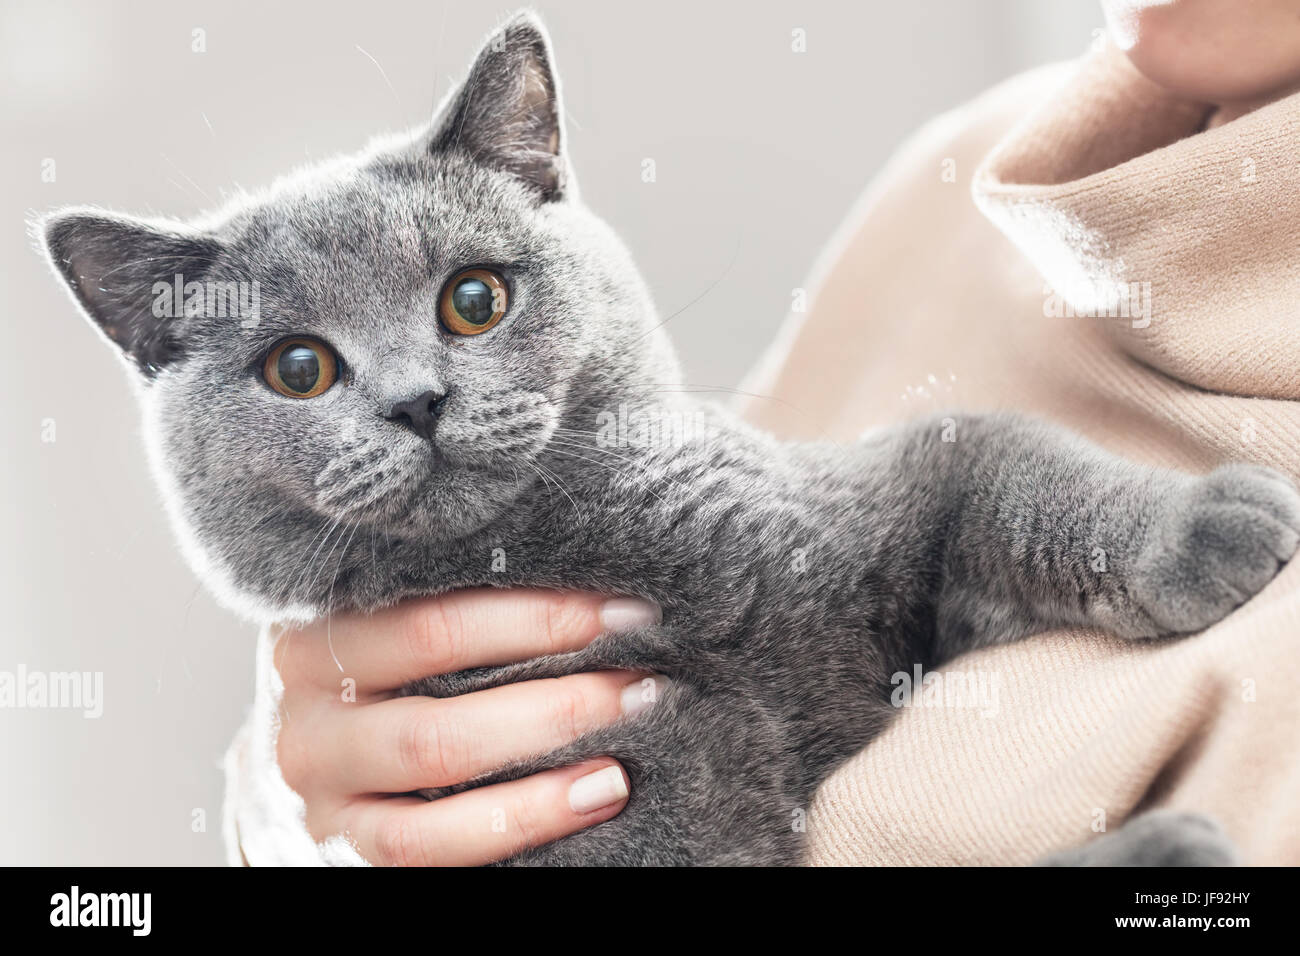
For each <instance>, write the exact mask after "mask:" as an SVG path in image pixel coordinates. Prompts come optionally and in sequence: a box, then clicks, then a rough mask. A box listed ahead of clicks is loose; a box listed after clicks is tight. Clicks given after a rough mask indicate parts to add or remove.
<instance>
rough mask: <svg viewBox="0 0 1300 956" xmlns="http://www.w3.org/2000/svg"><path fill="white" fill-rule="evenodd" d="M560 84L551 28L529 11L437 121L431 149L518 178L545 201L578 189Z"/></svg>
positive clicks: (499, 36)
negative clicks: (463, 156)
mask: <svg viewBox="0 0 1300 956" xmlns="http://www.w3.org/2000/svg"><path fill="white" fill-rule="evenodd" d="M562 117H563V112H562V107H561V104H560V88H559V80H558V78H557V76H556V73H555V66H554V61H553V59H552V56H551V44H550V40H549V38H548V37H547V35H546V28H545V27H543V26H542V23H541V21H540V20H538V19H537V17H536V16H535V15H533V14H532V13H529V12H523V13H518V14H516V15H515V16H514V17H512V18H511V19H510V20H509V21H507V22H506V23H505V24H504V25H503V26H502V27H500V28H499V29H498V30H497V31H496V32H495V33H494V34H492V36H491V37H489V38H488V41H487V43H485V44H484V46H483V49H482V50H480V51H479V54H478V57H477V58H476V59H475V61H474V65H473V66H472V67H471V68H470V72H469V76H468V78H467V79H466V80H465V83H464V85H462V86H461V88H460V89H459V90H458V91H456V92H455V93H454V94H453V95H452V96H451V97H450V99H449V101H448V102H447V104H446V106H445V107H444V108H443V109H442V110H441V112H440V116H439V118H438V119H437V120H435V125H434V129H435V132H434V136H433V149H434V150H436V151H452V150H456V149H461V150H464V151H465V152H467V153H469V155H470V156H472V157H473V158H474V160H475V161H477V162H479V163H482V164H483V165H485V166H491V167H493V168H496V169H502V170H505V171H506V172H509V173H512V174H513V175H515V176H517V177H518V178H519V179H521V180H523V181H524V182H525V183H527V184H528V185H529V186H531V187H533V188H534V189H536V190H537V192H538V194H539V195H540V196H541V198H542V199H543V200H548V201H549V200H553V199H559V198H560V197H561V196H563V195H564V194H565V190H566V188H569V187H571V186H572V183H571V177H570V174H569V169H568V162H567V160H566V158H565V152H564V130H563V119H562Z"/></svg>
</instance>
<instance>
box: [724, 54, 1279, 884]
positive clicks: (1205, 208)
mask: <svg viewBox="0 0 1300 956" xmlns="http://www.w3.org/2000/svg"><path fill="white" fill-rule="evenodd" d="M1207 115H1208V109H1207V108H1206V107H1204V106H1202V105H1199V104H1190V103H1181V102H1178V101H1175V100H1174V99H1173V98H1171V97H1169V96H1168V95H1167V94H1165V93H1163V92H1161V91H1160V90H1158V89H1156V88H1155V87H1153V86H1152V85H1151V84H1150V83H1148V82H1147V81H1145V80H1144V79H1142V78H1141V77H1140V76H1138V75H1137V74H1136V72H1135V71H1133V70H1132V69H1131V67H1129V65H1128V63H1127V61H1126V60H1124V59H1123V57H1122V56H1120V55H1118V54H1116V53H1115V52H1114V51H1112V50H1109V49H1107V50H1103V51H1100V52H1097V53H1094V54H1091V55H1090V56H1089V57H1087V58H1085V59H1084V60H1083V61H1082V62H1081V63H1079V64H1075V65H1069V66H1064V67H1050V68H1046V69H1043V70H1038V71H1035V72H1033V73H1031V74H1026V75H1025V76H1022V77H1018V78H1016V79H1014V80H1012V81H1009V82H1008V83H1006V84H1003V85H1002V86H1000V87H998V88H996V89H995V90H993V91H991V92H989V93H988V94H985V96H983V97H982V98H981V99H979V100H977V101H975V102H974V103H972V104H970V105H969V106H967V107H965V108H963V109H962V110H959V111H956V112H955V113H953V114H949V115H947V116H944V117H941V118H940V119H938V120H936V121H935V122H933V123H931V124H930V125H929V126H928V127H927V128H926V129H924V130H922V131H921V133H919V134H918V135H917V136H916V137H915V138H914V139H913V140H912V141H911V142H910V143H909V144H907V146H905V147H904V149H903V150H902V151H901V152H900V153H899V154H898V156H897V157H896V158H895V160H894V161H893V162H892V163H891V165H890V166H889V167H888V168H887V169H886V170H885V172H884V173H883V174H882V176H881V178H880V179H879V181H878V182H877V183H876V184H874V185H873V187H872V188H871V190H870V191H869V192H868V193H867V195H866V196H865V197H864V199H863V202H862V204H861V206H860V208H859V209H858V211H857V212H856V214H855V215H854V217H853V219H852V221H851V225H850V227H849V228H847V229H846V230H845V232H844V234H843V235H842V236H841V238H840V240H839V241H838V242H837V243H836V246H835V248H834V250H833V253H832V254H831V255H830V256H828V258H827V259H826V260H825V261H824V262H823V263H822V264H821V266H820V267H819V269H818V281H817V283H816V286H817V289H816V301H815V305H814V306H813V308H812V310H811V312H810V313H809V314H808V315H807V316H796V317H794V318H793V319H792V321H791V323H790V324H789V325H788V327H787V329H786V330H785V334H784V335H783V337H782V340H781V342H780V344H779V347H778V349H777V350H774V353H773V354H772V355H771V356H769V360H768V362H767V363H766V364H765V368H766V370H767V371H765V372H764V373H763V374H762V375H761V376H759V378H758V379H757V380H755V381H754V382H752V383H750V384H749V385H747V389H748V390H750V391H756V392H764V393H767V394H771V395H775V396H776V397H777V398H778V399H779V400H780V401H773V402H762V401H756V402H752V403H751V404H750V407H749V409H748V411H749V414H750V416H751V417H752V418H753V419H754V420H756V421H758V422H759V423H761V424H765V425H767V426H769V427H771V428H773V429H775V430H777V431H778V432H781V433H784V434H787V435H792V436H803V437H810V438H811V437H826V436H827V435H829V436H831V437H835V438H842V439H847V438H851V437H853V436H855V435H856V434H857V433H859V432H860V431H861V430H862V429H863V428H865V427H868V426H871V425H875V424H881V423H887V422H894V421H900V420H903V419H906V418H909V417H913V416H915V415H917V414H923V413H929V412H933V411H937V410H940V409H944V408H967V409H973V410H980V409H1000V408H1012V409H1017V410H1020V411H1025V412H1029V413H1032V414H1037V415H1040V416H1042V417H1045V418H1049V419H1053V420H1056V421H1058V422H1061V423H1063V424H1065V425H1066V426H1068V427H1070V428H1073V429H1075V430H1077V431H1080V432H1082V433H1084V434H1086V435H1088V436H1089V437H1090V438H1091V439H1093V440H1094V441H1097V442H1098V443H1100V444H1103V445H1105V446H1108V447H1110V448H1112V449H1113V450H1115V451H1117V452H1119V453H1121V454H1123V455H1126V456H1128V457H1131V458H1135V459H1138V460H1144V461H1148V462H1152V463H1157V464H1166V465H1171V466H1176V467H1180V468H1184V469H1190V470H1197V471H1200V470H1205V469H1208V468H1211V467H1213V466H1214V465H1215V464H1218V463H1220V462H1223V461H1228V460H1248V461H1256V462H1261V463H1266V464H1269V465H1272V466H1274V467H1276V468H1279V469H1281V470H1283V471H1285V472H1287V473H1289V474H1291V475H1292V476H1293V477H1297V478H1300V451H1297V442H1300V403H1297V402H1295V401H1289V400H1287V399H1296V398H1300V320H1298V319H1297V317H1296V310H1297V308H1298V304H1300V264H1298V262H1297V260H1298V259H1300V241H1298V240H1300V153H1297V152H1296V148H1295V147H1296V144H1297V143H1300V97H1291V98H1288V99H1286V100H1283V101H1281V102H1278V103H1275V104H1273V105H1271V106H1268V107H1265V108H1263V109H1261V110H1259V111H1257V112H1255V113H1252V114H1249V115H1247V116H1245V117H1243V118H1241V119H1239V120H1236V121H1234V122H1232V123H1228V124H1224V125H1222V126H1218V127H1215V128H1214V129H1211V130H1209V131H1207V132H1200V130H1201V129H1202V128H1203V126H1204V123H1205V120H1206V117H1207ZM985 157H987V158H985ZM981 160H984V161H983V163H982V165H981ZM1247 161H1249V162H1247ZM977 166H978V167H979V168H978V169H977ZM953 172H955V176H953V175H951V173H953ZM972 191H973V193H974V196H975V198H976V202H977V203H978V206H979V209H981V210H983V211H984V212H985V213H986V214H987V216H988V218H987V219H986V218H984V217H982V216H981V215H980V213H979V210H977V209H976V203H975V202H972V198H971V197H972ZM989 220H992V222H993V223H996V225H997V228H995V227H994V225H991V224H990V221H989ZM999 229H1000V230H1002V231H1003V232H1005V235H1003V234H1002V233H1000V232H999ZM1045 280H1046V283H1045ZM1105 283H1111V284H1123V285H1125V286H1127V284H1128V283H1136V284H1137V287H1138V288H1139V289H1142V288H1143V284H1144V283H1149V284H1150V285H1149V289H1150V297H1151V298H1150V302H1151V310H1150V319H1151V321H1150V324H1149V325H1147V326H1146V327H1144V328H1135V327H1134V323H1133V321H1132V319H1131V318H1130V317H1101V318H1080V317H1077V316H1075V315H1062V314H1060V310H1059V309H1057V308H1056V307H1055V306H1054V305H1053V304H1052V303H1053V302H1054V301H1055V300H1054V296H1056V295H1057V294H1059V295H1061V296H1064V297H1067V298H1069V297H1071V296H1073V297H1074V298H1075V299H1076V300H1077V299H1078V297H1079V295H1080V291H1079V290H1083V292H1084V293H1085V294H1086V292H1087V291H1088V290H1089V289H1096V288H1098V287H1099V285H1101V284H1105ZM1075 304H1083V305H1086V304H1087V303H1078V302H1077V301H1076V303H1075ZM1140 321H1141V320H1140V319H1139V324H1140ZM941 670H942V671H962V672H985V673H988V674H992V675H994V676H995V677H996V679H997V681H998V683H997V686H998V690H999V694H998V706H997V709H996V713H995V714H992V715H989V716H982V715H981V713H980V711H979V710H978V709H976V708H971V707H934V708H927V707H913V708H905V709H903V710H902V711H901V712H900V716H899V718H898V719H897V720H896V721H895V722H894V723H893V724H892V725H891V726H890V728H889V729H888V730H887V731H886V732H885V733H884V734H883V735H882V736H881V737H880V738H878V739H877V740H876V741H875V742H873V743H872V744H871V745H870V746H869V747H868V748H867V749H866V750H864V751H863V752H862V753H861V754H859V755H858V756H856V757H855V758H853V759H852V760H851V761H849V762H848V763H847V764H846V765H845V766H844V767H842V768H841V769H840V770H839V771H838V772H837V773H836V774H835V775H834V776H832V777H831V778H830V779H829V780H828V781H827V782H826V783H825V784H824V785H823V786H822V788H821V790H820V791H819V793H818V796H817V798H816V800H815V801H814V805H813V806H812V807H811V808H810V812H809V818H808V819H809V837H810V857H811V862H813V863H816V864H846V863H854V864H1020V863H1026V862H1029V861H1031V860H1033V859H1034V858H1036V857H1037V856H1040V855H1042V854H1044V853H1046V852H1049V851H1051V850H1055V849H1060V848H1063V847H1066V846H1071V845H1074V844H1077V843H1080V842H1082V841H1084V840H1087V839H1090V838H1092V837H1093V836H1095V835H1096V832H1097V828H1099V827H1100V826H1102V825H1103V824H1104V826H1105V827H1106V828H1107V829H1108V830H1113V829H1114V828H1115V827H1117V826H1119V825H1120V824H1121V823H1122V822H1123V821H1124V819H1125V818H1126V817H1127V816H1129V815H1130V814H1132V813H1133V812H1135V811H1139V810H1143V809H1147V808H1151V807H1157V806H1161V807H1177V808H1184V809H1194V810H1199V811H1202V812H1206V813H1209V814H1211V815H1213V816H1215V817H1216V818H1218V819H1219V820H1220V822H1222V823H1223V824H1224V826H1225V827H1226V828H1227V830H1228V832H1229V833H1230V834H1231V835H1232V836H1233V838H1234V839H1235V840H1236V841H1237V842H1238V844H1239V846H1240V847H1241V849H1242V852H1243V854H1244V857H1245V859H1246V860H1247V861H1248V862H1250V863H1259V864H1265V863H1270V864H1272V863H1285V864H1297V863H1300V759H1297V745H1298V744H1300V563H1296V564H1293V565H1292V566H1289V567H1288V568H1287V569H1285V570H1284V571H1283V573H1282V574H1281V575H1280V576H1279V577H1278V579H1277V580H1276V581H1274V582H1273V583H1272V584H1271V585H1270V586H1269V587H1268V588H1267V589H1266V590H1265V591H1264V592H1263V593H1262V594H1260V595H1258V596H1257V597H1256V598H1254V599H1253V600H1252V601H1251V602H1250V603H1249V604H1247V605H1246V606H1245V607H1243V608H1241V609H1240V610H1238V611H1237V612H1236V613H1234V614H1233V615H1232V616H1231V617H1229V618H1228V619H1227V620H1226V621H1224V622H1223V623H1221V624H1220V625H1218V626H1216V627H1214V628H1212V629H1210V630H1208V631H1206V632H1205V633H1203V634H1200V635H1197V636H1194V637H1191V638H1186V639H1182V640H1168V641H1158V642H1151V643H1144V644H1129V643H1124V642H1120V641H1117V640H1114V639H1111V638H1108V637H1105V636H1103V635H1100V634H1096V633H1088V632H1077V633H1074V632H1071V633H1066V632H1062V633H1055V634H1050V635H1041V636H1038V637H1035V638H1033V639H1030V640H1028V641H1025V642H1021V643H1018V644H1014V645H1010V646H1007V647H1001V648H991V649H986V650H982V651H979V652H977V653H974V654H970V655H967V656H965V657H963V658H961V659H959V660H957V661H954V662H952V663H950V664H948V665H946V666H945V667H944V668H942V669H941Z"/></svg>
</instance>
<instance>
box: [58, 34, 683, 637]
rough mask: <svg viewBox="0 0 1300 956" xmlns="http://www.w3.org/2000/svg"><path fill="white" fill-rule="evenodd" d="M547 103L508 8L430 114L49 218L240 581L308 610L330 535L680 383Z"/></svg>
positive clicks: (538, 41)
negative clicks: (200, 180)
mask: <svg viewBox="0 0 1300 956" xmlns="http://www.w3.org/2000/svg"><path fill="white" fill-rule="evenodd" d="M561 115H562V114H561V107H560V96H559V85H558V82H557V78H556V74H555V71H554V68H553V65H552V59H551V53H550V46H549V43H548V41H547V38H546V34H545V32H544V30H543V28H542V27H541V25H540V23H538V22H537V21H536V20H535V19H534V18H533V17H531V16H530V15H528V14H523V15H519V16H516V17H515V18H513V19H512V20H510V21H509V22H508V23H507V24H506V25H505V26H504V27H502V28H501V29H500V30H498V31H497V32H496V33H495V34H494V35H493V36H492V37H490V38H489V40H488V41H487V43H486V44H485V46H484V47H483V49H482V50H481V51H480V53H479V54H478V56H477V58H476V60H475V62H474V65H473V67H472V68H471V70H470V73H469V76H468V78H467V79H466V81H465V83H464V84H463V85H462V87H461V88H460V89H459V90H457V91H454V92H453V93H452V94H451V95H450V96H449V97H448V98H447V100H446V101H445V102H444V104H443V106H442V107H440V109H439V110H438V111H437V113H436V115H435V117H434V119H433V121H432V123H431V124H430V126H429V127H428V128H426V129H423V130H420V131H418V132H415V133H412V134H407V135H404V136H401V137H397V138H391V139H388V140H385V141H382V142H378V143H376V144H373V145H372V146H371V147H369V148H368V149H367V150H365V151H364V152H362V153H361V154H359V155H356V156H351V157H347V158H343V159H339V160H335V161H332V162H329V163H326V164H323V165H321V166H318V167H315V168H312V169H308V170H305V171H302V172H300V173H297V174H295V175H293V176H290V177H288V178H286V179H284V180H282V181H280V182H277V183H276V184H275V185H274V186H273V187H272V188H271V189H269V190H267V191H266V192H264V193H262V194H259V195H254V196H245V197H242V198H241V199H239V200H238V201H237V202H235V203H233V204H231V205H230V206H229V207H228V208H226V209H223V210H221V211H219V212H217V213H214V214H212V215H211V216H209V217H207V218H205V219H204V220H202V221H200V222H196V223H193V224H188V225H182V224H180V223H175V222H165V221H157V220H141V219H134V218H128V217H125V216H120V215H115V214H108V213H104V212H102V211H99V210H94V209H69V210H62V211H59V212H57V213H55V214H53V215H51V216H49V217H47V218H46V219H44V220H43V221H42V222H41V223H40V230H41V234H42V236H43V238H44V242H45V246H46V248H47V250H48V253H49V257H50V260H51V262H52V263H53V265H54V266H55V268H56V270H57V272H58V273H59V274H60V275H61V276H62V277H63V278H64V279H65V280H66V282H67V284H68V286H69V288H70V289H71V291H72V293H73V295H74V297H75V298H76V301H77V302H78V304H79V305H80V306H81V308H82V309H83V310H84V312H85V313H86V314H87V315H88V316H89V318H90V319H91V320H92V322H93V323H94V325H95V326H96V327H97V328H98V329H99V330H100V331H101V332H102V333H103V335H104V337H105V338H106V339H107V340H108V341H109V342H110V343H111V344H112V345H113V346H115V348H116V349H118V350H119V352H120V354H121V355H122V356H123V358H124V359H125V360H126V362H127V364H128V365H129V366H130V368H131V370H132V374H133V376H134V377H135V378H136V379H137V381H138V382H139V386H140V387H139V389H138V392H139V394H140V397H141V400H142V402H143V405H144V409H145V416H146V434H147V436H148V440H149V444H150V452H151V459H152V464H153V466H154V470H155V474H157V475H158V477H159V480H160V482H161V483H162V486H163V488H164V490H165V493H166V498H167V501H168V505H169V509H170V511H171V514H172V517H173V519H174V521H175V522H176V524H177V526H178V529H179V530H180V532H181V538H182V542H183V544H185V545H186V551H187V553H188V555H189V557H190V558H191V560H192V561H194V562H195V563H196V564H197V565H198V566H199V569H200V571H201V573H203V574H204V576H205V578H207V579H208V580H209V581H210V583H213V584H214V585H215V586H216V588H217V590H218V592H219V593H220V594H221V596H222V597H223V598H225V599H226V600H227V601H228V602H229V603H231V604H233V605H235V606H236V607H238V608H240V609H242V610H245V611H250V612H252V613H254V614H259V615H261V614H265V613H267V612H268V611H272V612H276V613H283V612H286V611H289V612H292V611H293V610H294V609H295V608H296V607H310V606H312V604H313V600H312V595H311V594H310V592H309V589H307V590H301V589H302V587H303V585H302V584H301V583H299V584H297V585H294V581H295V580H296V579H297V578H298V577H300V576H301V575H302V572H303V569H304V568H308V567H310V565H311V563H312V558H311V555H310V551H311V549H312V548H316V547H319V548H321V549H322V550H323V549H325V548H329V547H330V541H331V540H333V539H331V538H330V537H329V535H330V534H331V533H333V534H335V535H336V537H337V536H338V535H340V534H341V532H342V531H343V530H345V529H348V528H351V529H352V530H353V532H354V533H356V534H361V535H363V536H367V537H373V536H374V535H376V534H385V533H386V534H389V535H418V536H421V537H422V538H423V539H425V540H429V541H433V542H437V541H440V540H451V539H454V538H456V537H460V536H462V535H465V534H467V533H469V532H472V531H474V530H475V529H477V528H480V527H482V526H484V525H485V524H487V523H489V522H491V521H492V520H493V519H494V518H495V517H497V516H499V515H501V514H502V513H503V512H504V511H505V510H506V509H509V508H511V507H512V505H513V504H514V503H516V502H517V501H518V500H519V498H520V496H521V495H522V494H524V493H525V492H526V491H527V490H528V489H529V488H530V487H531V486H533V485H534V484H535V483H536V482H537V481H538V480H539V473H538V471H537V470H536V469H535V467H534V466H535V465H536V464H537V460H538V458H539V456H540V455H542V454H543V452H544V451H545V450H546V448H547V446H548V444H550V443H551V442H553V441H555V440H556V435H557V429H565V428H571V429H578V430H587V431H590V429H591V427H592V422H593V416H594V414H595V410H597V409H599V408H601V407H606V408H607V407H608V406H609V403H611V402H615V401H618V396H620V395H622V394H626V392H627V390H628V389H635V388H637V387H639V386H645V387H647V388H652V387H654V386H655V385H656V384H657V385H664V384H666V383H669V382H671V381H673V380H674V378H675V376H676V375H677V369H676V364H675V361H674V359H673V358H672V355H671V351H670V350H669V348H668V345H667V342H666V339H665V338H664V337H663V335H662V333H660V332H658V331H657V330H656V326H657V321H656V319H655V315H654V310H653V306H652V305H651V302H650V299H649V296H648V295H647V293H646V291H645V288H644V285H643V283H642V281H641V279H640V278H639V276H638V274H637V272H636V270H635V268H634V266H633V265H632V263H631V261H630V259H629V257H628V255H627V252H626V250H625V249H624V247H623V246H622V245H621V243H620V242H619V241H618V240H617V239H616V238H615V237H614V235H613V234H612V233H611V232H610V231H609V229H608V228H607V227H606V226H605V225H604V224H603V223H602V222H601V221H600V220H599V219H597V218H596V217H595V216H594V215H593V214H592V213H591V212H589V211H588V210H587V209H586V208H585V207H584V206H583V205H582V204H581V203H580V202H579V201H578V199H577V196H576V190H575V186H574V182H573V178H572V173H571V171H570V169H569V165H568V159H567V155H566V150H565V137H564V132H563V130H562V124H561ZM559 434H561V435H563V434H565V433H564V432H563V431H561V432H560V433H559ZM330 529H336V530H335V531H331V530H330ZM335 543H337V542H335ZM291 585H294V586H297V587H299V588H300V591H299V592H295V591H294V590H293V587H292V586H291ZM299 597H301V598H302V600H299Z"/></svg>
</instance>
